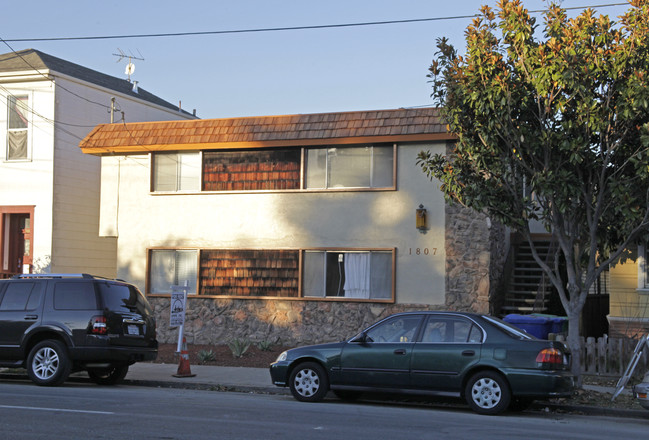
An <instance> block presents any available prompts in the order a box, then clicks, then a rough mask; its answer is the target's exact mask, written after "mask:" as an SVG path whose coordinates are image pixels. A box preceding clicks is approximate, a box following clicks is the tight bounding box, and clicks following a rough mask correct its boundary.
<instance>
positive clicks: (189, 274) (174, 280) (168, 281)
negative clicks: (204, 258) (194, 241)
mask: <svg viewBox="0 0 649 440" xmlns="http://www.w3.org/2000/svg"><path fill="white" fill-rule="evenodd" d="M197 265H198V250H196V249H189V250H186V249H171V250H168V249H153V250H151V251H150V254H149V291H150V292H151V293H168V294H170V293H171V286H173V285H177V286H185V285H186V286H188V290H187V293H188V294H195V293H196V278H197V276H196V274H197V270H196V269H197Z"/></svg>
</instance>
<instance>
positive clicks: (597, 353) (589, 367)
mask: <svg viewBox="0 0 649 440" xmlns="http://www.w3.org/2000/svg"><path fill="white" fill-rule="evenodd" d="M557 340H559V341H564V342H565V337H563V336H557ZM581 344H582V348H581V353H580V359H581V365H582V372H583V374H588V375H597V376H615V377H621V376H622V374H624V370H625V369H626V367H627V366H628V364H629V361H630V360H631V357H632V356H633V353H634V350H635V347H636V345H637V344H638V341H637V340H635V339H630V338H609V337H608V336H606V335H604V336H602V337H601V338H597V339H595V338H586V340H584V338H582V339H581ZM648 351H649V350H648V349H647V347H646V346H645V350H644V351H643V353H642V356H640V359H639V361H638V364H637V366H636V368H635V371H634V377H642V375H643V374H645V373H646V372H647V369H648V368H649V354H648V353H647V352H648ZM573 356H574V353H573Z"/></svg>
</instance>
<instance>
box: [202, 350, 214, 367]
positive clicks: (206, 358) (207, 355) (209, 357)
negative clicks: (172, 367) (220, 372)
mask: <svg viewBox="0 0 649 440" xmlns="http://www.w3.org/2000/svg"><path fill="white" fill-rule="evenodd" d="M198 360H199V361H201V363H202V364H204V363H206V362H212V361H215V360H216V354H215V353H214V352H213V351H212V350H201V351H199V352H198Z"/></svg>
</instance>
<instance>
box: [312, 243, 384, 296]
mask: <svg viewBox="0 0 649 440" xmlns="http://www.w3.org/2000/svg"><path fill="white" fill-rule="evenodd" d="M303 284H304V286H303V288H304V296H306V297H329V298H330V297H344V298H360V299H391V298H392V252H390V251H364V252H357V251H305V252H304V283H303Z"/></svg>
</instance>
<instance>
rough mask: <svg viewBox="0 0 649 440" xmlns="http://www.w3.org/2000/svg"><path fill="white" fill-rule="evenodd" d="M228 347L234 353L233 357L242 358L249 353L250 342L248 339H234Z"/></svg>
mask: <svg viewBox="0 0 649 440" xmlns="http://www.w3.org/2000/svg"><path fill="white" fill-rule="evenodd" d="M228 347H230V351H232V356H234V357H235V358H240V357H241V356H243V355H244V353H245V352H246V351H248V348H249V347H250V341H249V340H247V339H233V340H231V341H230V342H228Z"/></svg>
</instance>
